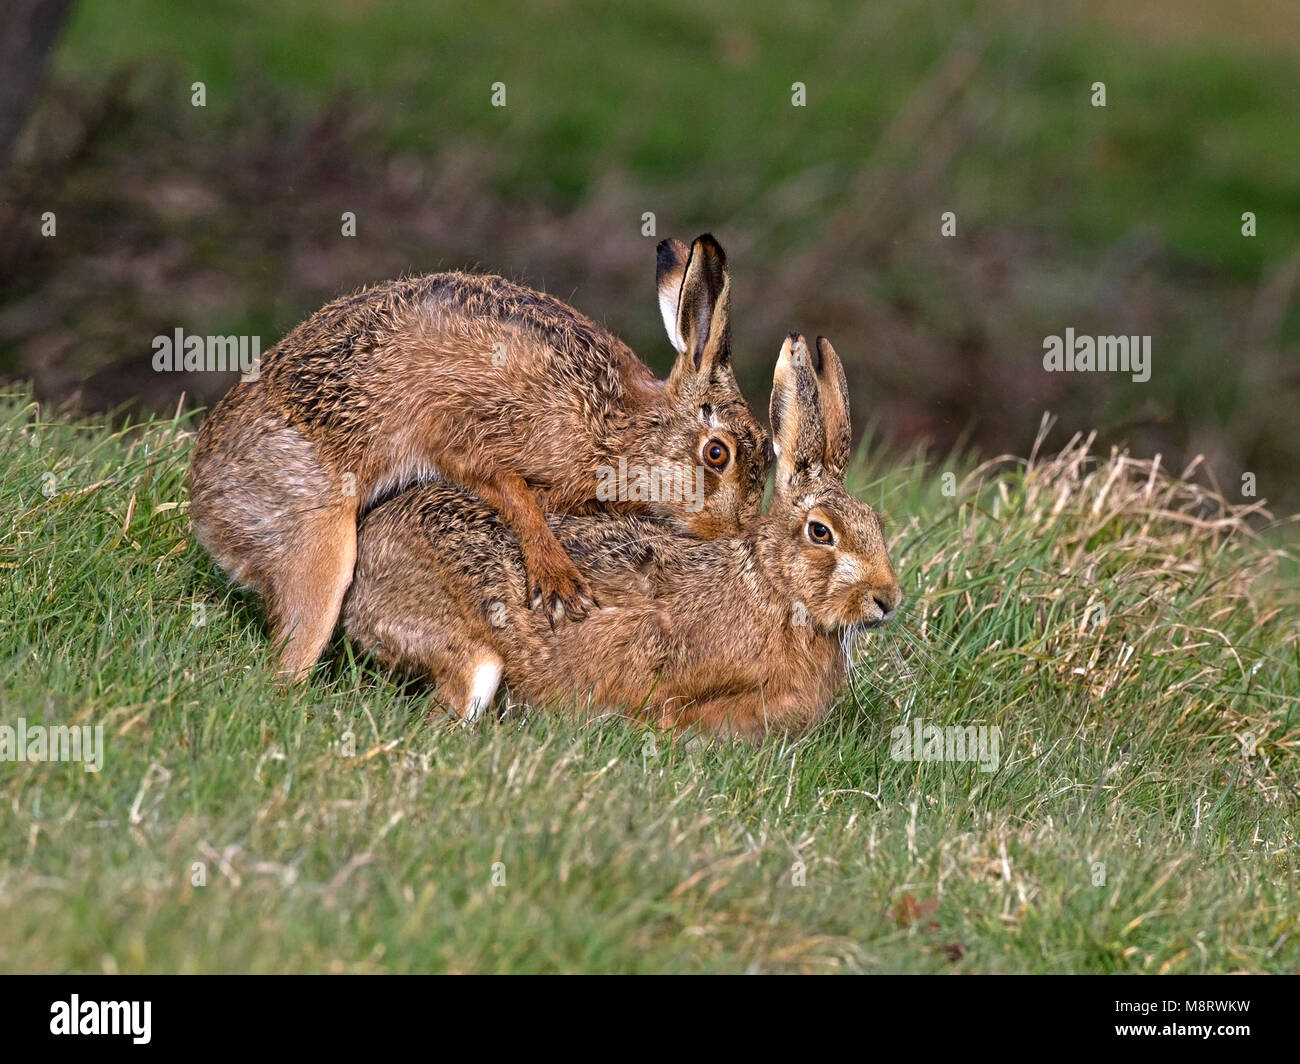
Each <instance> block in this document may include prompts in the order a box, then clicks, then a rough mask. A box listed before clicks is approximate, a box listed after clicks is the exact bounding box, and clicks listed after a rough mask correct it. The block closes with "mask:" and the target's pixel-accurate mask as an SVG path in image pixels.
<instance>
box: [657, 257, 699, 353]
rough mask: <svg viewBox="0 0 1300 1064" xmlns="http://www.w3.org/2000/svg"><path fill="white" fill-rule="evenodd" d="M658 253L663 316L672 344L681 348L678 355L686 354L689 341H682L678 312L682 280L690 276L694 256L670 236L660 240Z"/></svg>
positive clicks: (661, 311) (658, 275)
mask: <svg viewBox="0 0 1300 1064" xmlns="http://www.w3.org/2000/svg"><path fill="white" fill-rule="evenodd" d="M656 252H657V254H658V261H657V263H656V266H655V284H656V285H657V286H658V288H659V315H660V317H662V318H663V320H664V329H666V330H667V332H668V342H669V343H671V344H672V345H673V347H675V348H676V349H677V353H678V354H684V353H685V352H686V341H685V340H683V339H682V333H681V329H680V328H678V325H677V309H678V304H679V303H680V301H681V296H682V281H683V280H684V279H685V277H686V260H687V259H689V258H690V257H691V249H690V248H688V247H687V246H686V245H685V244H683V243H682V242H681V241H680V240H676V239H673V238H672V237H669V238H668V239H667V240H661V241H659V247H658V248H657V249H656Z"/></svg>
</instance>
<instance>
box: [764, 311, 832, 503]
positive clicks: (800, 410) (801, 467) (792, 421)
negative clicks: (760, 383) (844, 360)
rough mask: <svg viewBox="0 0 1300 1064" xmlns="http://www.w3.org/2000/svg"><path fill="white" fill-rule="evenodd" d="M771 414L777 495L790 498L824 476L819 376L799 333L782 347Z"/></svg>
mask: <svg viewBox="0 0 1300 1064" xmlns="http://www.w3.org/2000/svg"><path fill="white" fill-rule="evenodd" d="M768 413H769V415H770V417H771V419H772V449H773V450H774V451H775V452H776V494H777V496H778V497H788V496H790V495H792V494H794V493H796V492H799V491H801V490H803V489H804V488H805V487H806V486H808V484H809V483H810V482H811V481H812V480H813V479H815V478H817V477H819V476H821V473H822V462H823V459H824V457H825V453H826V427H825V425H824V423H823V422H822V411H821V403H820V400H819V398H818V394H817V377H816V374H815V372H814V370H813V365H812V356H811V355H810V354H809V352H808V344H807V342H806V341H805V340H804V338H803V337H802V336H800V335H799V334H798V333H791V334H790V335H789V336H787V337H786V338H785V343H783V344H782V345H781V357H780V358H779V359H777V362H776V375H775V377H774V378H773V380H772V405H771V407H770V408H769V410H768Z"/></svg>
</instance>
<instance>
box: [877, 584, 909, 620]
mask: <svg viewBox="0 0 1300 1064" xmlns="http://www.w3.org/2000/svg"><path fill="white" fill-rule="evenodd" d="M871 598H872V600H873V601H874V602H875V604H876V605H877V606H879V607H880V612H881V614H882V617H881V622H882V623H884V622H888V621H892V620H893V619H894V614H895V613H897V612H898V607H899V604H900V603H901V602H902V601H903V593H902V591H900V590H899V587H898V585H897V584H891V585H889V586H888V587H877V588H873V589H872V591H871Z"/></svg>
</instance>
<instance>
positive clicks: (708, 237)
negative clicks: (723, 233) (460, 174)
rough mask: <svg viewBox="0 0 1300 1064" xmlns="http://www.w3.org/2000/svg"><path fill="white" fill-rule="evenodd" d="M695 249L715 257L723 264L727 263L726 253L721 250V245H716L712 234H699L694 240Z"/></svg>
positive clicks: (716, 242)
mask: <svg viewBox="0 0 1300 1064" xmlns="http://www.w3.org/2000/svg"><path fill="white" fill-rule="evenodd" d="M695 247H698V248H699V249H700V250H701V251H704V252H707V253H708V254H710V255H713V256H715V257H716V258H718V259H719V260H720V261H722V262H723V263H725V262H726V261H727V253H726V252H725V251H723V250H722V245H721V244H719V243H718V241H717V240H716V239H715V238H714V236H713V234H712V233H701V234H700V235H699V236H697V237H696V238H695ZM692 250H694V249H692Z"/></svg>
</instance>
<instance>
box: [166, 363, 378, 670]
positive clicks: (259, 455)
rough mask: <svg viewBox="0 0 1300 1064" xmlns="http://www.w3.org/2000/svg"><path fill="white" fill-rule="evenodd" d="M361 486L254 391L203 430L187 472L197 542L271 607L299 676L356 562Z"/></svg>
mask: <svg viewBox="0 0 1300 1064" xmlns="http://www.w3.org/2000/svg"><path fill="white" fill-rule="evenodd" d="M354 496H355V488H354V487H353V486H352V484H351V483H350V482H345V481H344V480H343V478H339V477H335V476H334V475H332V474H331V473H330V471H329V470H328V468H327V467H326V466H325V464H324V463H323V462H322V461H321V457H320V455H319V453H318V452H317V450H316V447H315V445H314V444H313V443H312V442H311V440H309V439H308V438H307V437H306V436H304V435H303V434H302V433H301V432H300V431H299V430H298V429H296V428H295V427H294V426H292V425H290V424H289V423H288V421H287V420H286V418H285V417H284V415H283V414H282V413H281V412H280V411H279V410H277V409H276V408H275V407H274V406H273V405H272V404H271V403H270V401H269V400H268V399H267V397H266V395H265V393H264V392H263V391H262V390H261V389H260V388H259V387H258V386H256V385H254V384H251V383H249V384H238V385H236V386H235V387H234V388H232V389H231V391H230V392H229V393H227V396H226V398H225V399H223V400H222V401H221V402H220V403H219V404H217V407H216V408H215V409H214V410H213V412H212V413H211V414H210V415H209V416H208V420H207V421H205V422H204V423H203V426H202V428H201V429H200V431H199V441H198V445H197V446H196V448H195V453H194V461H193V464H192V465H191V467H190V516H191V519H192V520H193V523H194V531H195V534H196V535H197V537H198V539H199V542H201V543H202V544H203V546H204V547H206V548H207V549H208V551H209V552H210V553H211V554H212V555H213V557H214V558H216V560H217V562H218V563H219V564H220V565H221V567H222V568H223V569H225V570H226V572H228V573H229V574H230V575H231V576H232V577H233V578H234V579H235V580H237V581H238V582H239V583H241V584H244V585H246V586H248V587H251V588H252V589H253V590H254V591H256V592H257V593H258V594H260V595H261V596H262V597H263V598H264V599H265V600H266V604H267V609H268V612H269V614H270V617H271V624H272V629H273V632H274V635H275V638H276V641H277V642H278V643H280V644H281V645H282V647H281V658H280V665H281V668H282V669H283V670H284V671H285V672H288V673H290V674H292V675H293V676H294V677H301V676H303V675H304V674H305V673H306V671H307V670H308V669H309V668H310V667H311V666H312V665H313V664H314V663H315V662H316V660H317V658H319V657H320V654H321V651H322V650H324V648H325V644H326V643H327V642H328V641H329V637H330V635H331V633H332V632H333V631H334V625H335V622H336V621H337V620H338V615H339V605H340V603H341V602H342V601H343V594H344V592H346V591H347V588H348V584H349V583H350V582H351V579H352V565H353V562H354V561H355V559H356V513H357V499H356V498H355V497H354Z"/></svg>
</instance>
